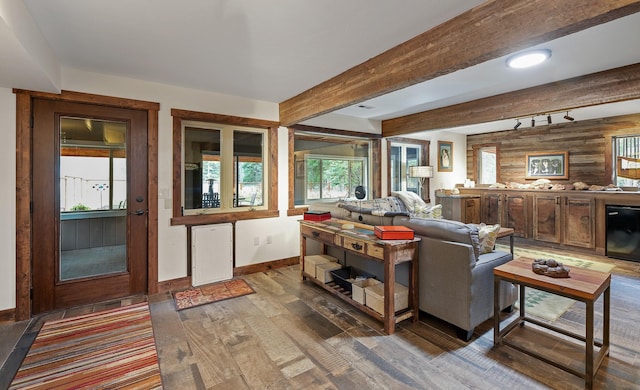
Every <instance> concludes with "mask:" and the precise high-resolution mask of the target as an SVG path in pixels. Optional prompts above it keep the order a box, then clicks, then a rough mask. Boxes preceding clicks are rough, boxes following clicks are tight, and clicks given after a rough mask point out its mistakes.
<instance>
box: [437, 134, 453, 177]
mask: <svg viewBox="0 0 640 390" xmlns="http://www.w3.org/2000/svg"><path fill="white" fill-rule="evenodd" d="M438 172H453V142H447V141H438Z"/></svg>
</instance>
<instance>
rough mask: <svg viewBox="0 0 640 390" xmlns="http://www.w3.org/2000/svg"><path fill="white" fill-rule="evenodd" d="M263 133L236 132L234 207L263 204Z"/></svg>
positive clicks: (234, 144) (234, 134) (234, 136)
mask: <svg viewBox="0 0 640 390" xmlns="http://www.w3.org/2000/svg"><path fill="white" fill-rule="evenodd" d="M262 138H263V136H262V134H261V133H254V132H248V131H234V133H233V153H234V157H235V163H236V167H235V175H234V194H235V195H236V199H234V206H236V207H243V206H261V205H262V204H263V193H264V191H263V188H264V186H263V180H262V178H263V170H264V168H263V161H262V150H263V149H262V146H263V140H262Z"/></svg>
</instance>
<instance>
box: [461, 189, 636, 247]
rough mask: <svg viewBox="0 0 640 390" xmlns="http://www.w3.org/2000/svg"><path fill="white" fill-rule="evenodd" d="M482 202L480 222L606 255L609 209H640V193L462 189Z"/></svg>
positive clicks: (518, 235) (517, 234) (525, 236)
mask: <svg viewBox="0 0 640 390" xmlns="http://www.w3.org/2000/svg"><path fill="white" fill-rule="evenodd" d="M459 190H460V195H461V196H464V195H466V196H470V195H473V196H479V197H480V198H481V199H482V205H481V211H480V213H481V216H482V218H481V222H484V223H487V224H496V223H499V224H500V225H501V226H503V227H510V228H512V229H514V235H515V236H517V237H523V238H530V239H534V240H540V241H545V242H550V243H554V244H559V245H566V246H572V247H579V248H584V249H593V250H594V251H595V252H596V253H597V254H600V255H605V247H606V235H607V234H606V206H607V205H624V206H640V191H567V190H557V191H556V190H536V189H516V188H513V189H512V188H507V189H499V188H482V187H476V188H460V189H459Z"/></svg>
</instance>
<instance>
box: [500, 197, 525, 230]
mask: <svg viewBox="0 0 640 390" xmlns="http://www.w3.org/2000/svg"><path fill="white" fill-rule="evenodd" d="M504 201H505V205H506V206H505V214H506V215H505V226H506V227H509V228H512V229H513V231H514V233H513V234H514V235H515V236H517V237H525V238H526V237H527V197H526V195H525V194H513V195H505V198H504Z"/></svg>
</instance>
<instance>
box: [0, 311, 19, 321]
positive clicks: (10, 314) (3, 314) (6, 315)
mask: <svg viewBox="0 0 640 390" xmlns="http://www.w3.org/2000/svg"><path fill="white" fill-rule="evenodd" d="M15 321H16V309H7V310H0V322H15Z"/></svg>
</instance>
